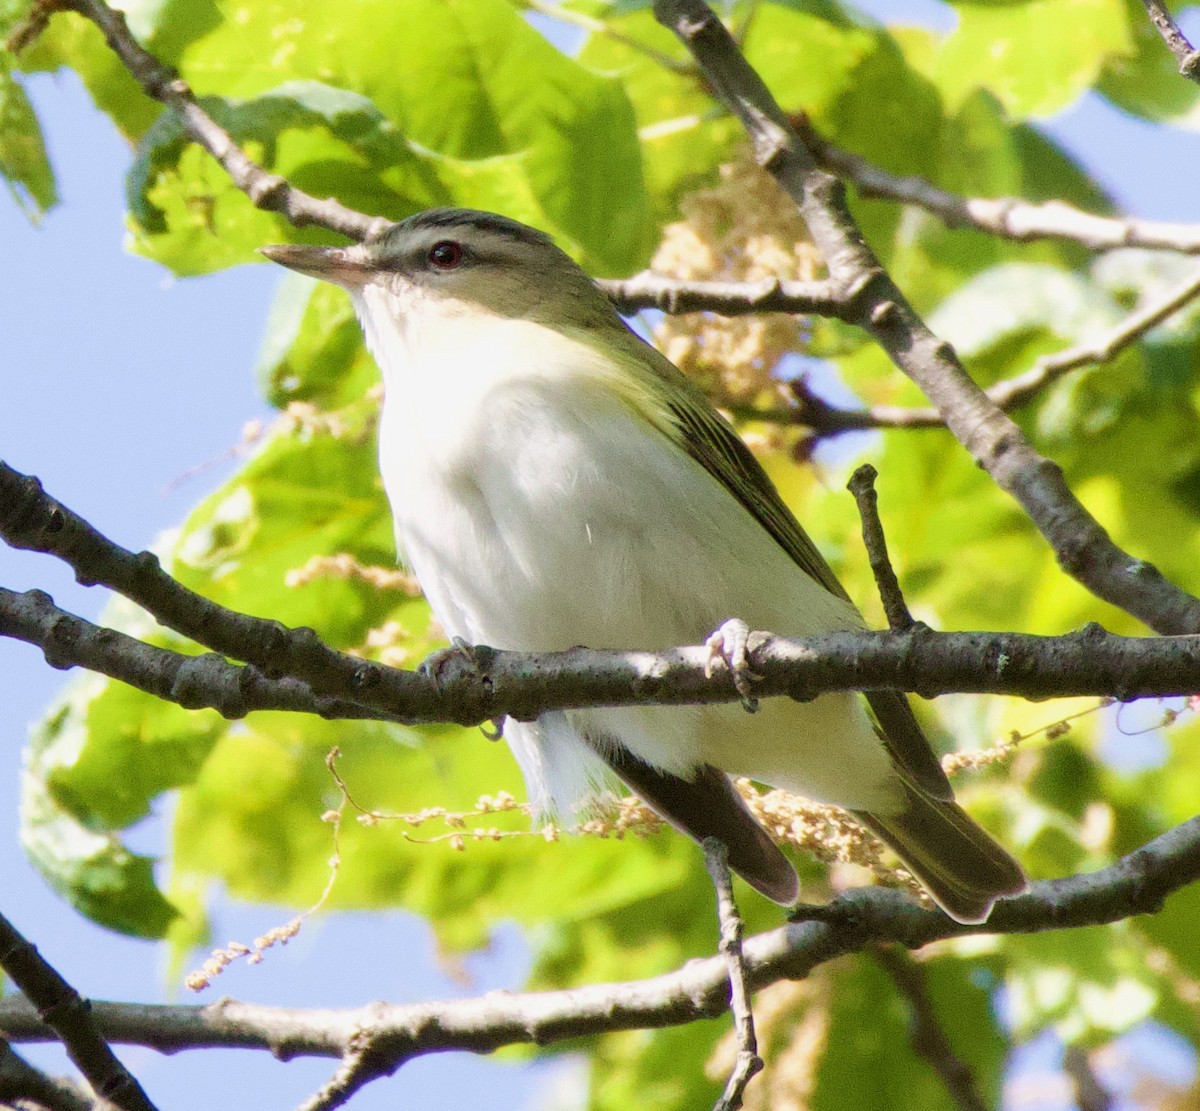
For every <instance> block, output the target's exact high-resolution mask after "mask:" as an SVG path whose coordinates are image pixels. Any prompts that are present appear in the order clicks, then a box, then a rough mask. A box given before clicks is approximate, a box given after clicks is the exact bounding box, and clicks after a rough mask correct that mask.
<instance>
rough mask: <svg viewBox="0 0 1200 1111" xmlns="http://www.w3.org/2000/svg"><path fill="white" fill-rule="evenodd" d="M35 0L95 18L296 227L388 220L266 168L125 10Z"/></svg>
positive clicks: (238, 181) (139, 78)
mask: <svg viewBox="0 0 1200 1111" xmlns="http://www.w3.org/2000/svg"><path fill="white" fill-rule="evenodd" d="M38 3H39V4H40V5H41V7H42V8H43V9H46V8H48V9H50V10H52V11H53V10H62V9H69V10H71V11H75V12H78V13H79V14H80V15H81V16H83V17H84V18H85V19H88V20H90V21H91V22H92V23H94V24H95V25H96V26H97V27H98V28H99V29H100V32H101V33H102V34H103V35H104V40H105V42H107V43H108V46H109V49H111V50H112V52H113V53H114V54H116V55H117V57H118V58H120V59H121V63H122V64H123V65H124V66H125V68H126V70H128V71H129V75H130V76H131V77H132V78H133V79H134V80H135V81H136V82H137V83H138V84H139V85H141V87H142V89H143V90H144V91H145V93H146V95H147V96H149V97H152V98H153V99H154V100H157V101H159V103H161V104H164V105H165V106H166V107H168V108H170V109H171V110H172V111H173V112H174V113H175V114H176V116H178V117H179V121H180V123H182V124H183V127H184V129H185V130H186V131H187V133H188V134H189V135H190V136H191V137H192V139H193V140H194V141H195V142H196V143H198V144H199V145H200V146H202V147H203V148H204V149H205V150H206V151H208V153H209V154H211V155H212V156H213V158H215V159H216V160H217V162H219V163H220V165H221V167H222V168H223V169H224V170H225V172H226V173H227V174H228V175H229V178H230V180H231V181H232V182H233V183H234V185H236V186H237V187H238V188H239V189H240V190H241V191H242V192H243V193H245V194H246V196H247V197H249V198H250V200H251V201H252V202H253V203H254V205H255V206H256V207H258V208H262V209H265V210H267V211H269V212H278V213H279V214H280V215H281V216H284V217H285V218H286V219H287V220H288V221H290V222H291V223H292V224H293V225H295V226H296V227H303V226H305V225H306V224H314V225H316V226H318V227H322V228H328V229H329V230H330V231H334V232H338V233H340V234H342V235H345V236H348V237H350V238H351V239H363V238H365V237H366V236H367V235H369V234H370V233H371V232H372V231H374V230H378V229H380V228H384V227H387V225H388V221H387V220H384V219H383V218H382V217H371V216H364V215H363V214H362V213H361V212H355V211H354V210H353V209H351V208H347V207H346V206H345V205H343V204H340V203H339V202H338V201H337V200H336V199H335V198H333V197H327V198H325V199H318V198H316V197H314V196H312V195H311V194H308V193H305V192H304V191H303V190H301V189H297V188H296V187H295V186H294V185H292V184H290V183H289V182H288V181H287V180H286V179H284V178H282V177H280V176H279V175H278V174H272V173H268V172H267V171H266V170H265V169H263V167H262V166H260V165H258V163H256V162H254V161H253V160H252V159H250V158H249V157H248V156H247V155H246V153H245V151H243V150H242V149H241V147H239V146H238V145H237V143H236V142H234V140H233V137H232V136H231V135H230V134H229V132H228V131H226V130H225V129H224V128H223V127H222V126H221V125H220V124H219V123H217V121H216V120H214V119H213V118H212V116H210V115H209V114H208V113H207V112H206V111H205V110H204V109H203V108H201V107H200V105H199V104H198V103H197V102H196V98H195V96H194V95H193V93H192V90H191V88H190V87H189V86H188V83H187V82H186V81H184V80H183V78H182V77H180V76H179V74H178V73H176V72H175V70H173V69H172V68H171V67H170V66H166V65H163V63H162V62H160V61H159V60H158V59H157V58H155V57H154V55H153V54H151V53H149V51H147V50H145V49H143V48H142V46H141V45H140V44H139V43H138V42H137V40H136V39H135V38H134V37H133V35H132V34H131V33H130V30H129V26H128V24H126V22H125V16H124V14H123V13H122V12H119V11H116V10H114V9H113V8H110V7H109V6H108V5H107V4H106V3H104V0H38Z"/></svg>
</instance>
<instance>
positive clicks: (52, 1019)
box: [0, 914, 155, 1111]
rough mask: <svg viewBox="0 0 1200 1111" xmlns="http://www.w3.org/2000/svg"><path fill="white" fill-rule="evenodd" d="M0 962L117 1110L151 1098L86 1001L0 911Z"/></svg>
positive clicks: (146, 1106) (128, 1110) (145, 1108)
mask: <svg viewBox="0 0 1200 1111" xmlns="http://www.w3.org/2000/svg"><path fill="white" fill-rule="evenodd" d="M0 968H3V969H4V971H5V972H6V973H8V976H9V978H10V979H11V980H12V982H13V983H14V984H16V985H17V987H18V988H20V989H21V991H22V992H23V993H24V995H25V997H26V998H27V999H28V1000H29V1002H30V1003H31V1004H32V1005H33V1006H34V1007H35V1008H36V1009H37V1013H38V1018H39V1019H40V1020H41V1021H42V1022H44V1023H45V1024H46V1025H47V1026H49V1027H51V1028H53V1030H54V1032H55V1034H56V1035H57V1037H58V1039H59V1041H61V1042H62V1044H63V1047H64V1048H65V1049H66V1051H67V1055H68V1056H69V1057H70V1058H71V1060H72V1061H74V1062H75V1065H76V1067H78V1069H79V1071H80V1072H81V1073H83V1075H84V1077H85V1078H86V1079H87V1082H88V1083H89V1084H90V1085H91V1086H92V1088H93V1090H94V1091H95V1092H96V1094H97V1095H98V1096H100V1097H101V1098H102V1099H105V1100H108V1101H109V1102H110V1103H112V1104H114V1105H115V1106H116V1107H119V1108H121V1109H122V1111H155V1108H154V1104H153V1103H151V1102H150V1099H149V1097H148V1096H147V1095H146V1093H145V1092H144V1091H143V1090H142V1086H141V1085H140V1084H139V1083H138V1082H137V1081H136V1080H135V1079H134V1077H133V1076H132V1075H131V1074H130V1072H129V1070H128V1069H126V1068H125V1066H124V1065H123V1064H121V1062H120V1060H119V1059H118V1057H117V1056H116V1054H114V1053H113V1051H112V1050H111V1049H110V1048H109V1046H108V1042H106V1041H105V1040H104V1038H103V1037H102V1036H101V1034H100V1032H99V1031H98V1030H97V1029H96V1024H95V1022H94V1021H93V1020H92V1015H91V1013H90V1006H89V1004H88V1001H87V1000H86V999H84V998H83V997H82V996H80V994H79V993H78V992H77V991H76V990H75V989H74V988H73V987H71V985H70V984H68V983H67V981H66V980H64V979H63V978H62V976H60V975H59V974H58V972H56V971H55V970H54V969H53V968H52V967H51V966H50V965H49V964H48V963H47V961H46V959H45V958H44V957H43V956H42V955H41V954H40V953H39V952H38V951H37V948H36V947H35V946H34V945H32V944H30V942H28V941H26V940H25V938H24V937H23V936H22V935H21V933H20V931H19V930H18V929H17V928H16V927H15V926H14V925H13V924H12V923H11V922H9V920H8V919H7V918H5V917H4V915H2V914H0Z"/></svg>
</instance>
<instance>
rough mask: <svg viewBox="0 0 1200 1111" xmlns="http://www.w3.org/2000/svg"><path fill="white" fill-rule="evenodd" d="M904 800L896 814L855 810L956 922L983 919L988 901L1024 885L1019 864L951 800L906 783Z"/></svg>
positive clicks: (855, 813)
mask: <svg viewBox="0 0 1200 1111" xmlns="http://www.w3.org/2000/svg"><path fill="white" fill-rule="evenodd" d="M905 790H906V792H907V795H908V806H907V807H906V809H904V810H903V811H901V812H900V813H898V814H872V813H868V812H866V811H862V810H856V811H854V816H855V817H856V818H857V819H858V820H859V821H860V822H862V823H863V824H864V825H865V826H866V827H867V828H868V829H870V830H871V832H872V833H874V834H876V836H878V837H879V838H880V839H881V840H882V841H884V842H885V843H886V844H887V845H889V846H890V847H891V848H892V849H894V850H895V851H896V854H897V855H898V856H899V857H900V859H901V860H902V861H903V862H904V865H905V867H907V868H908V870H909V871H910V872H912V874H913V875H914V876H916V877H917V879H918V880H920V881H921V884H922V886H923V887H924V888H925V889H926V890H927V891H928V892H929V894H930V895H931V896H933V900H934V902H936V903H937V905H938V906H940V907H941V908H942V910H944V911H945V912H946V913H947V914H948V915H950V917H951V918H953V919H954V920H955V921H956V922H964V923H971V924H977V923H980V922H986V921H987V917H988V915H989V914H990V913H991V911H992V904H993V903H994V902H995V901H996V900H997V899H999V898H1001V897H1002V896H1005V895H1019V894H1020V893H1021V892H1022V891H1024V890H1025V888H1026V887H1027V886H1028V883H1027V881H1026V879H1025V873H1024V872H1023V871H1022V870H1021V866H1020V865H1019V864H1018V863H1017V862H1016V861H1015V860H1014V859H1013V858H1012V857H1011V856H1010V855H1009V854H1008V853H1007V852H1006V851H1005V850H1004V849H1003V848H1001V847H1000V845H998V844H997V843H996V842H995V841H994V840H993V839H992V837H991V835H990V834H988V832H987V831H986V830H984V829H983V827H982V826H980V825H978V824H976V822H975V821H974V819H973V818H971V816H970V815H969V814H968V813H967V812H966V811H965V810H963V809H962V807H961V806H959V805H958V804H957V803H956V802H954V801H952V800H945V799H936V798H931V797H930V796H928V795H926V794H923V793H922V792H921V791H919V790H918V789H917V788H915V787H913V786H911V785H910V784H907V783H906V784H905Z"/></svg>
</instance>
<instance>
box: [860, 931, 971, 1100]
mask: <svg viewBox="0 0 1200 1111" xmlns="http://www.w3.org/2000/svg"><path fill="white" fill-rule="evenodd" d="M871 955H872V956H873V957H874V958H875V962H876V963H877V964H878V965H879V966H880V967H881V968H882V969H883V970H884V972H886V973H887V974H888V976H889V977H890V978H891V981H892V983H893V984H894V985H895V986H896V990H897V991H898V992H899V993H900V995H901V996H902V997H903V998H904V1001H905V1003H906V1004H908V1012H909V1031H910V1032H909V1040H910V1041H911V1042H912V1047H913V1052H914V1053H916V1054H917V1056H918V1057H921V1058H923V1059H924V1060H925V1061H926V1062H928V1064H929V1065H930V1067H931V1068H932V1069H933V1071H934V1072H936V1073H937V1074H938V1076H939V1077H940V1079H941V1081H942V1083H943V1084H944V1085H945V1086H946V1091H947V1092H948V1093H949V1094H950V1098H951V1099H953V1100H954V1104H955V1106H956V1107H957V1108H958V1109H959V1111H987V1104H986V1103H984V1101H983V1096H981V1095H980V1094H979V1088H978V1086H977V1085H976V1083H975V1077H974V1075H973V1074H972V1072H971V1070H970V1068H968V1067H967V1065H966V1063H965V1062H964V1061H963V1060H962V1058H961V1057H959V1056H958V1055H957V1054H956V1053H955V1052H954V1048H953V1047H952V1046H951V1045H950V1039H949V1038H947V1037H946V1031H945V1030H944V1029H943V1028H942V1023H941V1021H940V1020H939V1018H938V1013H937V1009H936V1008H935V1007H934V1005H933V1000H932V999H931V998H930V997H929V986H928V984H927V983H926V977H925V970H924V969H923V968H922V967H921V966H920V965H919V964H917V963H916V962H915V961H914V960H913V959H912V958H911V957H910V956H909V955H908V954H907V953H906V952H904V951H903V950H901V949H896V948H878V949H874V950H872V953H871Z"/></svg>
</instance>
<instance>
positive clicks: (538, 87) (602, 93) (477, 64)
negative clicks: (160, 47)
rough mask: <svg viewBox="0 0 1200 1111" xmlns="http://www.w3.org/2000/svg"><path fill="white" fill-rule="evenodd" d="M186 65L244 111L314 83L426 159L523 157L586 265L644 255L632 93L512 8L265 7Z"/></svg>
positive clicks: (437, 3)
mask: <svg viewBox="0 0 1200 1111" xmlns="http://www.w3.org/2000/svg"><path fill="white" fill-rule="evenodd" d="M178 64H179V65H180V68H181V69H182V71H183V74H184V76H185V77H187V78H188V80H189V81H190V82H191V83H192V85H193V87H194V88H195V89H196V91H197V92H198V93H200V94H202V95H213V96H220V97H223V98H226V99H229V100H247V99H249V98H255V97H261V96H263V95H264V94H266V93H267V92H268V91H269V90H271V89H273V88H275V87H276V86H277V85H278V84H279V83H280V81H281V80H282V81H293V80H306V81H320V82H322V83H324V84H326V85H332V86H335V87H337V88H342V89H349V90H352V91H354V92H356V93H359V94H361V95H362V96H364V97H366V98H367V99H368V100H370V102H371V103H372V104H374V105H375V106H376V107H377V108H378V109H379V111H380V112H381V113H382V114H383V116H384V117H385V118H386V119H387V120H388V121H389V122H390V124H391V125H392V126H393V127H394V128H395V129H396V131H397V133H398V134H400V135H402V136H403V137H404V139H405V140H406V141H408V142H410V143H414V144H416V145H418V146H419V147H420V148H422V149H423V150H427V151H431V152H435V153H437V154H439V155H442V156H444V157H447V158H451V159H456V160H459V161H463V162H476V161H482V160H486V159H491V158H498V157H511V156H520V157H521V159H522V160H523V167H524V172H525V175H526V177H527V179H528V186H529V189H530V192H531V195H532V196H533V197H535V198H536V199H537V204H538V206H539V208H540V209H541V210H543V211H544V212H545V213H546V215H547V217H548V220H549V223H550V226H551V228H552V229H559V230H560V231H561V232H562V233H563V234H564V236H565V237H566V239H567V241H568V243H569V244H570V245H572V246H573V247H574V248H575V249H576V250H577V253H578V254H579V256H580V258H581V260H582V261H583V262H584V265H585V266H587V267H588V268H590V269H593V270H596V271H600V272H605V273H623V272H627V271H629V270H631V269H633V268H634V267H636V266H638V265H639V264H640V263H641V262H642V261H643V260H644V259H645V257H646V254H647V252H648V250H649V247H650V241H651V238H652V231H653V229H652V227H651V224H650V219H649V213H648V207H647V204H646V196H645V190H644V187H643V185H642V177H641V155H640V149H639V147H638V143H637V136H636V131H635V123H634V117H633V112H632V110H631V109H630V106H629V101H628V99H627V98H626V96H625V93H624V90H623V89H622V87H621V85H620V83H619V82H618V81H616V80H614V79H612V78H609V77H602V76H598V75H596V74H594V73H591V72H589V71H588V70H587V69H585V68H584V67H583V66H581V65H579V63H577V62H575V61H574V60H572V59H570V58H567V57H565V56H564V55H563V54H561V53H560V52H559V51H557V50H555V48H554V47H553V46H551V45H550V44H549V43H548V42H546V40H545V39H544V38H542V36H541V35H539V34H538V32H537V31H536V30H534V29H533V28H532V27H531V26H529V24H528V23H526V22H525V21H524V20H523V19H521V18H520V16H519V15H518V14H517V13H516V11H515V10H514V9H513V7H512V5H511V4H510V3H508V2H507V0H411V2H410V3H407V4H404V5H397V4H395V3H392V2H391V0H360V2H359V3H355V4H353V5H337V6H330V5H328V4H325V3H322V2H319V0H307V2H301V3H296V2H295V0H262V2H260V3H257V4H255V5H253V6H252V7H248V8H244V9H241V10H239V13H238V19H237V20H236V21H232V22H223V23H221V24H220V26H218V27H216V28H215V29H214V30H213V31H212V32H211V33H209V34H207V35H204V36H203V37H200V38H197V39H196V40H195V41H193V42H191V43H189V44H188V45H187V46H186V47H185V48H184V49H183V50H182V51H181V53H180V56H179V59H178ZM435 92H436V95H433V94H434V93H435ZM343 199H346V198H343ZM370 210H371V211H378V207H375V208H372V209H370Z"/></svg>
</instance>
